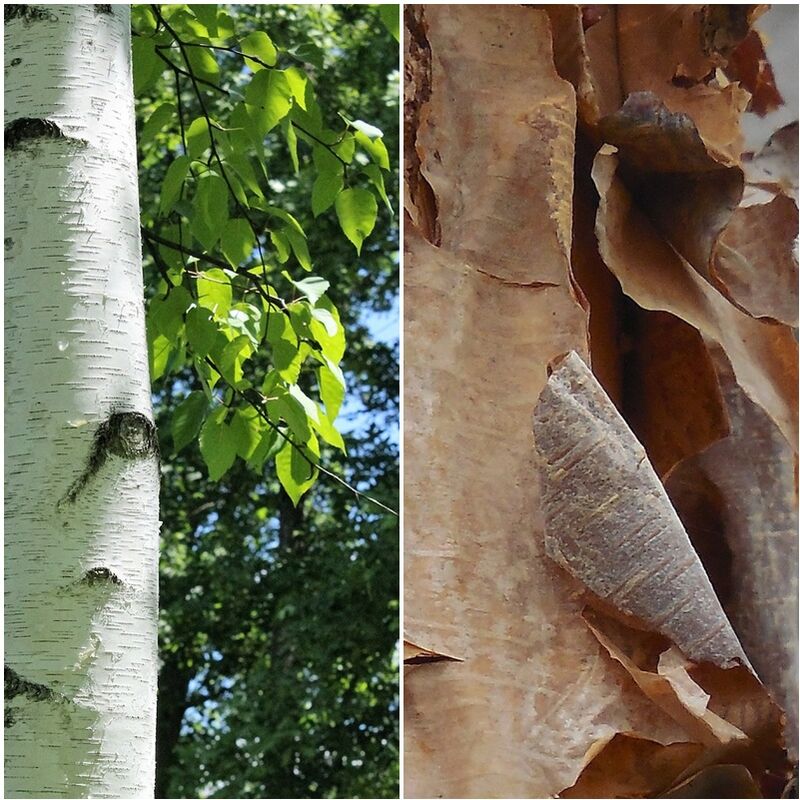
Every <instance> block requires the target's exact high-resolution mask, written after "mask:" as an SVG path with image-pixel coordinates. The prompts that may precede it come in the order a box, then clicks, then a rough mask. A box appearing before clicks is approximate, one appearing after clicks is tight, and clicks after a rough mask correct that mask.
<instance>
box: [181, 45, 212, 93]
mask: <svg viewBox="0 0 800 800" xmlns="http://www.w3.org/2000/svg"><path fill="white" fill-rule="evenodd" d="M198 44H201V42H198ZM202 44H210V42H209V41H208V40H207V39H206V41H205V42H202ZM186 55H187V57H188V59H189V64H190V66H191V70H192V72H194V74H195V75H197V76H198V77H200V78H203V79H204V80H207V81H211V82H212V83H215V82H216V81H217V79H218V78H219V64H217V59H216V57H215V55H214V51H213V50H211V49H210V48H208V47H187V48H186Z"/></svg>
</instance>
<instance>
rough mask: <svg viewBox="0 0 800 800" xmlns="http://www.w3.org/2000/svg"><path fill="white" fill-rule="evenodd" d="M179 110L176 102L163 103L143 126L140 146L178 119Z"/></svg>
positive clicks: (147, 142)
mask: <svg viewBox="0 0 800 800" xmlns="http://www.w3.org/2000/svg"><path fill="white" fill-rule="evenodd" d="M177 112H178V107H177V106H176V105H175V103H161V105H160V106H158V108H156V110H155V111H154V112H153V113H152V114H151V115H150V117H149V118H148V120H147V122H145V124H144V126H143V127H142V132H141V134H139V145H140V147H143V146H144V145H146V144H149V143H150V141H151V140H152V139H154V138H155V136H156V134H157V133H160V132H161V131H162V130H163V129H164V128H165V127H166V126H167V125H169V124H170V123H171V122H173V120H175V119H176V114H177Z"/></svg>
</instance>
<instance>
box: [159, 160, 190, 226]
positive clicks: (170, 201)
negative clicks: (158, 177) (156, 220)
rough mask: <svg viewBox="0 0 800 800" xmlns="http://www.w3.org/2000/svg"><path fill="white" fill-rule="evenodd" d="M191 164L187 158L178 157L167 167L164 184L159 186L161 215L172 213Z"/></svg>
mask: <svg viewBox="0 0 800 800" xmlns="http://www.w3.org/2000/svg"><path fill="white" fill-rule="evenodd" d="M191 163H192V161H191V159H190V158H189V156H178V157H177V158H176V159H175V160H174V161H173V162H172V163H171V164H170V165H169V167H167V173H166V175H165V176H164V182H163V183H162V184H161V202H160V203H159V211H160V212H161V213H162V214H168V213H169V212H170V211H172V207H173V206H174V205H175V201H176V200H177V199H178V197H179V196H180V193H181V187H182V186H183V182H184V180H186V176H187V175H188V174H189V167H190V166H191Z"/></svg>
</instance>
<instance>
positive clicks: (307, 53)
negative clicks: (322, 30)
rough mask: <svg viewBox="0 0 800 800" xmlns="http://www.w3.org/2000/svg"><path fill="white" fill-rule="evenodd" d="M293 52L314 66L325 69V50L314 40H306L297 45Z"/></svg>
mask: <svg viewBox="0 0 800 800" xmlns="http://www.w3.org/2000/svg"><path fill="white" fill-rule="evenodd" d="M291 52H292V54H293V55H295V56H297V57H298V58H299V59H301V60H302V61H305V62H306V64H311V66H312V67H316V68H317V69H323V67H324V65H325V53H324V51H323V50H321V49H320V48H319V47H317V45H315V44H314V43H313V42H304V43H303V44H301V45H298V46H297V47H295V49H294V50H293V51H291Z"/></svg>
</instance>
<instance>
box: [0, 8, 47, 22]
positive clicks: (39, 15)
mask: <svg viewBox="0 0 800 800" xmlns="http://www.w3.org/2000/svg"><path fill="white" fill-rule="evenodd" d="M12 19H21V20H22V21H23V22H33V21H34V20H44V19H49V20H50V21H51V22H56V21H57V20H58V17H57V16H56V15H55V14H51V13H50V12H49V11H45V10H44V9H43V8H35V7H34V6H28V5H23V4H18V3H14V4H13V5H12V4H11V3H8V4H7V5H5V6H4V7H3V22H8V21H9V20H12Z"/></svg>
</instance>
